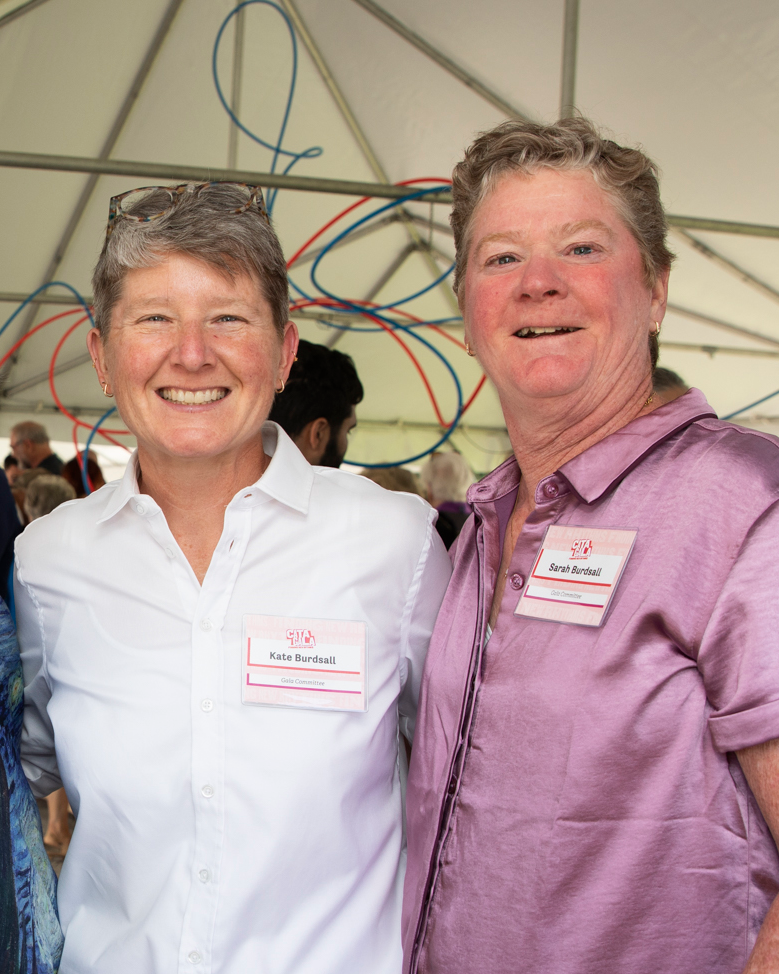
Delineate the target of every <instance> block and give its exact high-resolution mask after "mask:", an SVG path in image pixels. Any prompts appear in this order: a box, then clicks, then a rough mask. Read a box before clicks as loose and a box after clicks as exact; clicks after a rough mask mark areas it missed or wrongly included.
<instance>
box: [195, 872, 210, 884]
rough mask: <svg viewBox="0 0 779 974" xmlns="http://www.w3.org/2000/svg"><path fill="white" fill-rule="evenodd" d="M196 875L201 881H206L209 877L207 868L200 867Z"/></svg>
mask: <svg viewBox="0 0 779 974" xmlns="http://www.w3.org/2000/svg"><path fill="white" fill-rule="evenodd" d="M197 875H198V879H199V880H200V882H201V883H207V882H208V881H209V879H210V878H211V876H210V874H209V872H208V870H207V869H201V870H200V872H199V873H198V874H197Z"/></svg>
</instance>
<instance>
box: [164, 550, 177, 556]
mask: <svg viewBox="0 0 779 974" xmlns="http://www.w3.org/2000/svg"><path fill="white" fill-rule="evenodd" d="M165 554H166V555H167V556H168V558H175V557H176V552H175V551H174V550H173V548H166V549H165Z"/></svg>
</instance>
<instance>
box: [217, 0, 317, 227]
mask: <svg viewBox="0 0 779 974" xmlns="http://www.w3.org/2000/svg"><path fill="white" fill-rule="evenodd" d="M254 4H261V5H262V6H264V7H272V8H273V9H274V10H275V11H276V12H277V13H278V14H280V15H281V17H283V18H284V23H285V24H286V26H287V30H288V31H289V36H290V41H291V43H292V77H291V79H290V85H289V94H288V95H287V104H286V107H285V109H284V118H283V120H282V123H281V129H280V130H279V137H278V140H277V142H276V143H275V144H271V143H269V142H266V141H265V140H264V139H262V138H260V136H259V135H256V134H255V133H254V132H252V131H251V129H249V128H247V127H246V126H245V125H244V124H243V123H242V122H241V120H240V119H239V118H238V117H237V116H236V114H235V113H234V112H233V110H232V109H231V108H230V106H229V105H228V103H227V99H226V98H225V96H224V92H223V91H222V86H221V85H220V83H219V71H218V69H217V55H218V53H219V45H220V44H221V42H222V35H223V34H224V32H225V29H226V28H227V25H228V24H229V23H230V21H231V20H232V18H233V17H235V16H236V15H237V13H238V12H239V11H240V10H243V9H244V8H245V7H250V6H253V5H254ZM211 73H212V75H213V78H214V85H215V87H216V93H217V95H218V97H219V101H220V102H221V103H222V107H223V108H224V110H225V111H226V112H227V114H228V115H229V117H230V119H231V120H232V122H233V124H234V125H237V126H238V128H239V129H240V130H241V131H242V132H243V133H244V135H248V136H249V138H250V139H252V140H253V141H254V142H256V143H257V144H258V145H261V146H263V147H264V148H266V149H270V151H271V152H272V153H273V161H272V163H271V167H270V171H271V172H275V171H276V164H277V162H278V159H279V156H290V157H291V159H290V162H289V164H288V165H287V167H286V168H285V169H284V174H285V175H286V174H287V173H289V171H290V170H291V169H292V167H293V166H294V165H295V164H296V163H298V162H299V161H300V160H301V159H316V158H317V157H318V156H321V155H322V153H323V152H324V149H323V148H322V147H321V146H318V145H317V146H312V147H311V148H309V149H304V150H303V152H290V150H289V149H284V148H283V146H282V143H283V142H284V135H285V133H286V130H287V123H288V121H289V115H290V111H291V110H292V102H293V100H294V97H295V88H296V86H297V74H298V45H297V40H296V38H295V28H294V27H293V25H292V22H291V21H290V19H289V17H288V16H287V14H286V12H285V11H284V10H282V8H281V7H279V6H278V4H275V3H272V2H271V0H245V2H244V3H241V4H239V5H238V6H237V7H235V8H234V9H233V10H231V11H230V13H229V14H228V15H227V16H226V17H225V19H224V20H223V21H222V25H221V27H220V28H219V31H218V33H217V35H216V40H215V41H214V51H213V54H212V57H211ZM277 194H278V189H276V190H269V191H268V198H267V200H266V205H267V209H268V214H269V215H270V214H271V213H272V212H273V206H274V204H275V202H276V195H277Z"/></svg>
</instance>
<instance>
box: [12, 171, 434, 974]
mask: <svg viewBox="0 0 779 974" xmlns="http://www.w3.org/2000/svg"><path fill="white" fill-rule="evenodd" d="M125 207H127V208H126V209H125ZM93 286H94V295H95V297H94V307H95V320H96V322H97V325H98V329H99V330H96V331H92V332H90V335H89V340H88V342H89V348H90V351H91V353H92V356H93V359H94V361H95V365H96V368H97V373H98V378H99V381H100V383H101V385H102V387H103V392H104V394H105V395H106V396H112V395H115V396H116V404H117V408H118V410H119V413H120V414H121V417H122V420H123V421H124V422H125V423H126V425H127V427H128V428H129V429H130V430H131V431H132V432H133V434H134V435H135V437H136V440H137V443H138V449H137V453H136V454H135V455H134V456H133V457H132V459H131V461H130V463H129V465H128V467H127V471H126V473H125V476H124V478H123V480H121V481H116V482H114V483H111V484H108V485H106V487H104V488H103V489H102V490H100V491H97V492H96V493H94V494H90V496H89V497H87V498H85V499H83V500H80V501H79V502H78V503H76V504H68V505H64V506H62V507H60V508H59V509H58V510H56V511H54V512H53V513H52V514H51V515H49V516H48V517H46V518H41V519H40V520H39V521H35V522H33V523H32V524H31V525H30V526H29V527H28V528H27V530H26V531H25V533H24V535H23V536H22V538H21V539H20V541H19V544H18V546H17V549H16V590H17V615H18V618H19V632H20V644H21V646H22V653H23V660H24V666H25V679H26V683H27V689H26V694H27V696H26V703H27V707H26V723H25V728H26V730H25V738H24V742H23V756H24V759H25V762H26V770H27V773H28V776H29V777H30V780H31V782H32V784H33V787H34V788H35V789H36V790H37V792H38V794H46V793H47V792H50V791H52V790H53V789H55V788H57V787H59V785H60V784H61V783H64V784H65V787H66V790H67V793H68V795H69V797H70V799H71V803H72V805H73V809H74V811H75V812H76V826H75V830H74V833H73V839H72V842H71V845H70V849H69V851H68V855H67V858H66V860H65V864H64V866H63V871H62V875H61V879H60V885H59V906H60V916H61V919H62V924H63V929H64V931H65V947H64V952H63V959H62V966H61V974H84V972H86V971H89V972H90V974H117V972H125V971H128V972H129V971H133V972H134V971H139V972H143V974H169V972H170V971H173V970H189V969H190V967H191V968H192V969H193V970H198V969H200V968H201V966H202V969H204V970H205V969H208V970H212V971H219V972H220V974H246V972H248V971H254V970H257V968H258V965H259V966H263V967H270V968H272V970H273V971H274V974H301V972H302V971H316V972H317V974H343V972H344V971H349V972H350V974H351V972H353V974H396V972H398V971H399V970H400V967H401V948H400V903H401V888H402V872H403V863H404V839H403V815H402V795H401V787H400V773H399V767H398V766H399V755H398V751H399V746H398V742H399V738H400V735H401V734H402V735H404V736H406V737H408V738H410V737H411V736H412V734H413V728H414V721H415V714H416V698H417V692H418V686H419V679H420V675H421V668H422V663H423V659H424V656H425V653H426V650H427V643H428V639H429V636H430V632H431V630H432V626H433V622H434V619H435V616H436V613H437V611H438V607H439V605H440V602H441V598H442V597H443V592H444V590H445V587H446V583H447V580H448V577H449V574H450V565H449V561H448V559H447V557H446V552H445V550H444V548H443V545H441V544H440V542H439V540H438V537H437V535H436V533H435V531H434V530H433V524H432V521H433V512H432V511H431V510H430V508H429V507H428V506H427V505H426V504H425V503H424V502H423V501H422V500H421V498H416V497H408V496H405V495H400V494H390V493H388V492H386V491H381V490H379V489H378V488H377V487H376V486H375V485H373V484H371V483H369V482H368V481H366V480H364V479H362V478H360V477H355V476H353V475H351V474H346V473H341V472H340V471H338V470H329V469H324V468H323V469H318V468H314V467H312V466H311V465H310V464H309V463H307V462H306V460H305V459H304V457H303V456H301V454H300V452H299V450H297V448H295V446H294V444H293V443H292V442H291V440H290V439H289V437H288V436H287V435H286V434H285V433H284V431H283V430H282V429H281V428H280V427H279V426H277V425H276V424H274V423H266V422H265V420H266V418H267V415H268V413H269V412H270V407H271V403H272V402H273V398H274V396H275V394H276V392H277V391H281V390H282V389H283V388H284V383H285V381H286V378H287V375H288V373H289V370H290V367H291V365H292V361H293V358H294V355H295V350H296V347H297V332H296V329H295V326H294V324H293V323H292V322H290V321H288V320H287V315H288V308H289V302H288V291H287V273H286V265H285V262H284V256H283V254H282V252H281V248H280V245H279V242H278V240H277V238H276V236H275V234H274V233H273V231H272V229H271V227H270V224H269V222H268V218H267V213H266V211H265V207H264V203H263V201H262V196H261V194H260V191H259V189H258V188H256V187H246V186H240V185H237V184H210V183H205V184H199V185H185V186H181V187H176V188H171V189H170V190H168V189H153V190H148V191H137V192H133V193H131V194H129V196H128V195H125V196H123V197H119V198H114V200H112V204H111V211H110V218H109V233H108V235H107V238H106V243H105V245H104V248H103V253H102V254H101V257H100V260H99V262H98V266H97V269H96V271H95V276H94V280H93ZM388 523H391V524H392V531H387V529H386V525H387V524H388ZM304 647H305V648H308V651H309V652H311V649H313V650H314V652H313V654H312V655H310V656H309V655H307V654H306V650H305V648H304ZM271 652H273V653H274V655H273V657H271V656H270V653H271ZM304 654H305V658H303V656H304ZM293 656H296V657H298V656H299V657H301V659H300V660H297V659H296V660H293V659H291V657H293ZM271 659H272V660H273V662H271ZM339 661H340V662H339ZM284 663H294V664H295V666H293V667H290V666H284V665H283V664H284ZM285 674H286V675H285ZM366 674H367V675H366ZM282 681H283V682H282ZM366 708H367V709H366ZM55 745H56V748H55Z"/></svg>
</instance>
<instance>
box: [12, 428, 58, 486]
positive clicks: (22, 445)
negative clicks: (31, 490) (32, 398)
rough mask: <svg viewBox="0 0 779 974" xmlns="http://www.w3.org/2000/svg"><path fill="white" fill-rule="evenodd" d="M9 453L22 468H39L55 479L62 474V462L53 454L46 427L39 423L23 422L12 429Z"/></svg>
mask: <svg viewBox="0 0 779 974" xmlns="http://www.w3.org/2000/svg"><path fill="white" fill-rule="evenodd" d="M11 452H12V453H13V455H14V456H15V457H16V459H17V460H18V461H19V463H21V465H22V466H23V467H29V468H30V469H34V468H35V467H41V468H42V469H44V470H48V472H49V473H53V474H54V475H55V476H57V477H58V476H59V475H60V474H61V473H62V466H63V463H62V460H60V458H59V457H58V456H57V454H56V453H54V452H53V450H52V448H51V446H50V445H49V434H48V433H47V432H46V427H45V426H41V424H40V423H34V422H33V421H32V420H25V421H24V422H22V423H17V424H16V426H14V427H12V429H11Z"/></svg>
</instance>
